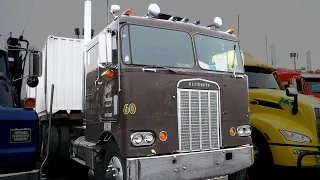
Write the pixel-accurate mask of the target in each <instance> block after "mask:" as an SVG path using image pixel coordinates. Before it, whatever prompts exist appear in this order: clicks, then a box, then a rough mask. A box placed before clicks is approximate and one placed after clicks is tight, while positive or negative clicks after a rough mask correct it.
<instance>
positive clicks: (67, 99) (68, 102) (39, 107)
mask: <svg viewBox="0 0 320 180" xmlns="http://www.w3.org/2000/svg"><path fill="white" fill-rule="evenodd" d="M82 50H83V40H82V39H73V38H66V37H57V36H53V35H49V36H48V39H47V41H46V43H45V44H44V47H43V49H42V69H41V71H42V73H41V76H40V77H39V84H38V86H37V87H35V88H30V87H28V86H27V88H26V89H27V97H28V98H35V99H36V105H35V110H36V111H37V113H38V115H39V117H40V118H41V119H46V118H47V115H48V113H49V107H50V94H51V84H54V85H55V87H57V88H56V91H54V100H53V108H52V114H53V115H54V116H57V115H61V114H64V116H65V115H67V116H68V117H69V116H70V114H73V115H74V114H77V118H82V116H79V115H80V114H81V112H82V98H83V95H82V94H83V56H82ZM61 87H63V88H61ZM70 117H73V118H75V116H70ZM53 118H54V117H53ZM77 118H76V119H77Z"/></svg>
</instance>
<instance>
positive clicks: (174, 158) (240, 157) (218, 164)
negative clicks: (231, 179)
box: [127, 145, 253, 180]
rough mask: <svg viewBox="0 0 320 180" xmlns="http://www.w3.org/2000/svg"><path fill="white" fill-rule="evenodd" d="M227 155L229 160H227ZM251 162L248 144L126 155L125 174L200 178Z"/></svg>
mask: <svg viewBox="0 0 320 180" xmlns="http://www.w3.org/2000/svg"><path fill="white" fill-rule="evenodd" d="M227 154H228V155H227ZM230 154H232V155H230ZM227 156H228V157H229V158H228V159H229V160H226V157H227ZM230 157H231V159H230ZM252 164H253V148H252V146H249V145H248V146H241V147H237V148H229V149H220V150H213V151H204V152H194V153H181V154H174V155H163V156H153V157H141V158H128V159H127V175H128V179H130V180H147V179H148V180H149V179H170V180H185V179H201V178H212V177H218V176H222V175H227V174H233V173H235V172H237V171H240V170H242V169H245V168H247V167H249V166H251V165H252Z"/></svg>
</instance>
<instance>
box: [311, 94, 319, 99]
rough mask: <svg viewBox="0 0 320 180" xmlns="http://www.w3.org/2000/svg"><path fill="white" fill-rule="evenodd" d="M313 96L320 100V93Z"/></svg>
mask: <svg viewBox="0 0 320 180" xmlns="http://www.w3.org/2000/svg"><path fill="white" fill-rule="evenodd" d="M312 95H313V96H314V97H316V98H320V93H313V94H312Z"/></svg>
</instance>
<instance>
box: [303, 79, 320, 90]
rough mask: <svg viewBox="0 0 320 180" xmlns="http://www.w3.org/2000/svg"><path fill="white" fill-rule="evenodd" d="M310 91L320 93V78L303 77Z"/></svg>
mask: <svg viewBox="0 0 320 180" xmlns="http://www.w3.org/2000/svg"><path fill="white" fill-rule="evenodd" d="M305 81H306V83H307V86H308V89H309V91H310V93H320V78H305Z"/></svg>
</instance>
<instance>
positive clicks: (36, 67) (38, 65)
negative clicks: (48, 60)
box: [29, 51, 42, 77]
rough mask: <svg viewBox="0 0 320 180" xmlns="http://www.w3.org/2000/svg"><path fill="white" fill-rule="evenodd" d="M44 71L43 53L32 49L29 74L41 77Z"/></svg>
mask: <svg viewBox="0 0 320 180" xmlns="http://www.w3.org/2000/svg"><path fill="white" fill-rule="evenodd" d="M41 73H42V53H41V52H39V51H32V52H30V54H29V76H35V77H40V76H41Z"/></svg>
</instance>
